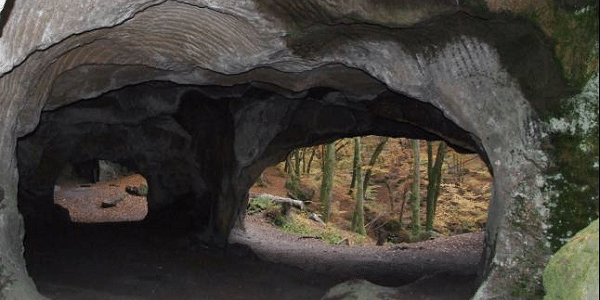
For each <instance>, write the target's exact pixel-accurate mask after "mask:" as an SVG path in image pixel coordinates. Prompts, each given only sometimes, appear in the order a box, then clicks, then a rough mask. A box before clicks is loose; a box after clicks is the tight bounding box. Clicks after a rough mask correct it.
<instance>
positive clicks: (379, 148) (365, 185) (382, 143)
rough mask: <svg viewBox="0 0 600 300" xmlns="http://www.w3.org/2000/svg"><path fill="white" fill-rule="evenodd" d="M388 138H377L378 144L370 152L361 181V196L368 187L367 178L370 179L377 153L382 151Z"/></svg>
mask: <svg viewBox="0 0 600 300" xmlns="http://www.w3.org/2000/svg"><path fill="white" fill-rule="evenodd" d="M388 139H389V138H388V137H381V138H380V139H379V144H378V145H377V147H376V148H375V150H374V151H373V154H371V159H370V160H369V166H368V167H367V171H366V172H365V180H364V181H363V198H365V197H364V193H366V192H367V188H368V187H369V180H370V179H371V173H372V171H373V166H375V162H377V157H379V154H381V151H383V148H384V147H385V144H386V143H387V141H388Z"/></svg>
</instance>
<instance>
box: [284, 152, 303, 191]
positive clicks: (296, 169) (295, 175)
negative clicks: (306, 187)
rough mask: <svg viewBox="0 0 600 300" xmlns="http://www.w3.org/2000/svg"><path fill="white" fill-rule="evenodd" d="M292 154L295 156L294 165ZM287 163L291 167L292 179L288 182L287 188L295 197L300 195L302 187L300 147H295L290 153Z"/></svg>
mask: <svg viewBox="0 0 600 300" xmlns="http://www.w3.org/2000/svg"><path fill="white" fill-rule="evenodd" d="M290 156H293V157H294V164H293V166H292V164H291V159H290ZM287 164H288V167H289V169H288V170H289V174H290V179H289V180H288V181H287V182H286V186H285V187H286V188H287V189H288V190H289V191H290V193H291V194H292V195H294V197H296V196H297V195H298V191H299V189H300V149H295V150H294V151H292V153H291V154H290V155H288V160H287Z"/></svg>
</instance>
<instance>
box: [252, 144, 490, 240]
mask: <svg viewBox="0 0 600 300" xmlns="http://www.w3.org/2000/svg"><path fill="white" fill-rule="evenodd" d="M378 141H379V139H378V137H374V136H369V137H365V138H363V161H368V159H369V158H370V155H371V153H372V152H373V149H374V148H375V147H376V145H377V143H378ZM421 143H422V145H421V151H422V153H421V196H422V199H425V196H426V193H427V189H426V186H427V183H428V181H427V174H426V172H427V171H426V170H427V146H426V144H425V142H424V141H422V142H421ZM336 145H337V147H336V148H339V151H338V152H337V156H336V159H337V160H336V169H335V185H334V191H333V204H332V206H333V207H332V216H331V220H330V222H329V224H328V225H327V226H326V227H323V226H321V225H319V224H318V223H316V222H313V221H310V220H308V219H307V218H306V216H307V215H308V214H307V213H298V214H297V215H296V216H295V217H294V221H295V222H297V223H299V224H297V225H298V226H300V227H301V228H306V227H309V228H310V229H311V230H312V231H314V232H324V231H327V232H328V233H326V234H336V235H338V236H340V239H347V240H349V241H350V243H368V244H370V243H375V241H376V239H377V237H378V236H379V235H380V234H382V233H383V234H387V235H388V240H390V241H392V242H406V241H408V239H409V238H408V230H407V229H409V228H410V226H411V223H410V213H409V212H408V207H409V205H408V204H409V203H408V201H409V194H410V191H409V189H410V184H411V182H412V176H411V161H412V151H411V149H410V147H409V145H408V140H406V139H390V140H389V142H388V144H387V145H386V147H385V149H384V151H383V153H382V154H381V155H380V157H379V159H378V160H377V163H376V165H375V167H374V169H373V175H372V179H371V181H370V183H371V184H370V188H369V189H368V191H367V200H366V203H365V214H366V215H365V223H366V225H367V226H366V227H367V232H368V236H369V238H368V239H365V238H362V237H360V236H357V235H355V234H353V233H351V232H349V228H350V221H351V219H352V211H353V208H354V200H353V197H352V195H349V194H348V191H349V188H350V182H351V178H352V171H351V170H352V155H353V153H352V146H351V143H349V142H345V141H343V140H342V141H338V142H337V143H336ZM344 145H346V146H344ZM311 153H312V149H308V150H307V154H306V161H308V158H309V157H310V154H311ZM320 153H321V149H320V147H317V152H316V155H315V158H314V161H313V162H312V165H311V170H310V174H306V173H303V174H302V175H301V182H302V185H304V186H306V187H308V188H312V189H314V190H316V191H318V188H319V187H320V180H321V170H320V166H321V160H320ZM434 153H435V149H434ZM434 156H435V154H434ZM283 169H284V163H280V164H279V165H277V166H274V167H271V168H269V169H267V170H266V171H265V172H264V174H263V179H264V180H265V181H266V187H265V186H261V185H255V186H254V187H253V188H252V192H253V193H269V194H273V195H276V196H287V190H286V189H285V180H286V178H287V177H288V175H287V174H286V173H285V172H283ZM491 186H492V178H491V176H490V174H489V172H488V170H487V167H486V166H485V164H484V163H483V161H481V159H480V158H479V157H478V155H476V154H458V153H456V152H454V151H453V150H451V149H449V150H448V153H447V154H446V159H445V163H444V167H443V181H442V186H441V189H442V190H441V192H440V198H439V200H438V208H437V212H436V218H435V222H434V231H435V232H436V233H437V234H440V235H446V236H448V235H453V234H458V233H466V232H472V231H479V230H482V229H483V227H484V226H485V222H486V220H487V210H488V203H489V199H490V196H491ZM314 195H315V196H313V198H312V203H311V204H310V205H309V206H308V211H311V212H318V210H319V205H318V195H319V193H318V192H315V193H314ZM403 201H406V202H405V203H404V213H401V208H402V206H403V205H402V202H403ZM421 213H422V218H421V220H423V222H424V220H425V201H423V202H422V206H421ZM401 215H402V219H400V216H401ZM271 217H272V215H271Z"/></svg>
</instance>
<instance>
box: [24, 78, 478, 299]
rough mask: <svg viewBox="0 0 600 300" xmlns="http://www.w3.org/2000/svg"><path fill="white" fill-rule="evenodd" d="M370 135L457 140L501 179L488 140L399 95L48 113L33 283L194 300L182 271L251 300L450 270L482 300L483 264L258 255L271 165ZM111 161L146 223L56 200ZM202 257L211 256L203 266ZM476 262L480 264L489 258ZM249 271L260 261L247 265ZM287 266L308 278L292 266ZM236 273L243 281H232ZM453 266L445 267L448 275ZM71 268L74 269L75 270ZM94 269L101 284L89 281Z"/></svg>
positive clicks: (259, 90)
mask: <svg viewBox="0 0 600 300" xmlns="http://www.w3.org/2000/svg"><path fill="white" fill-rule="evenodd" d="M370 134H375V135H380V136H388V137H397V138H399V137H402V138H412V139H424V140H445V141H446V142H447V143H448V145H450V146H451V147H452V148H453V149H455V150H456V151H457V153H474V154H473V155H475V156H481V157H482V158H483V161H484V164H485V165H486V166H487V167H488V169H489V164H488V163H487V161H486V159H485V157H486V156H485V153H484V151H483V149H481V147H480V146H479V143H478V141H477V139H476V137H474V136H472V135H471V134H470V133H468V132H466V131H464V130H463V129H461V128H460V127H459V126H457V125H456V124H454V123H453V122H452V121H450V120H449V119H447V118H446V117H444V114H443V113H442V112H441V111H440V110H438V109H437V108H435V107H434V106H432V105H430V104H427V103H424V102H420V101H418V100H415V99H411V98H409V97H406V96H404V95H401V94H398V93H395V92H392V91H387V90H386V91H383V92H381V93H379V94H377V95H375V96H371V97H352V96H349V95H348V94H346V93H344V92H343V91H340V90H337V89H331V88H324V87H315V88H311V89H307V90H302V91H290V90H286V89H284V88H281V87H278V86H272V85H270V84H264V83H248V84H240V85H234V86H194V85H180V84H175V83H172V82H146V83H142V84H137V85H132V86H127V87H124V88H121V89H118V90H114V91H111V92H108V93H105V94H103V95H101V96H99V97H97V98H94V99H88V100H82V101H78V102H75V103H72V104H70V105H67V106H64V107H60V108H57V109H54V110H51V111H45V112H43V113H42V116H41V119H40V124H39V125H38V127H37V129H36V130H35V131H34V132H32V133H31V134H29V135H27V136H25V137H23V138H21V139H20V140H19V143H18V146H17V151H18V152H17V153H18V161H19V208H20V210H21V213H22V214H23V216H24V219H25V221H26V224H27V226H26V239H25V248H26V251H25V256H26V260H27V266H28V271H29V274H30V275H31V276H32V277H33V278H34V280H35V281H36V283H37V285H38V289H39V290H40V291H41V292H42V293H43V294H44V293H45V294H47V295H48V296H51V297H54V296H58V295H60V294H61V293H62V294H65V293H67V294H69V293H70V294H71V295H82V294H83V293H85V294H94V295H96V296H98V297H105V296H108V297H109V298H110V297H114V296H115V295H114V294H110V295H109V294H106V291H105V288H104V287H98V286H109V287H110V290H111V291H113V293H119V294H122V295H137V296H141V297H144V298H148V299H152V298H156V299H161V297H163V298H164V297H177V295H181V297H184V298H185V295H186V294H185V293H187V292H185V293H184V292H182V291H181V290H190V285H189V284H188V285H186V284H185V283H175V280H174V279H173V278H175V277H177V276H178V275H175V274H186V275H185V276H187V277H185V279H186V280H188V281H191V282H196V283H197V282H199V281H201V282H203V283H205V284H202V285H199V287H198V288H196V289H193V288H192V289H191V290H194V291H195V292H198V291H199V290H202V288H205V289H211V290H213V291H214V290H217V289H219V288H221V289H222V288H227V287H230V286H235V285H236V284H238V283H239V282H236V281H235V279H236V278H237V276H241V275H239V274H244V275H245V278H248V277H255V279H254V280H249V281H247V282H244V283H239V286H240V289H241V290H240V291H239V292H238V293H240V295H246V296H247V294H246V293H245V292H243V290H252V291H255V292H256V299H263V298H264V297H265V296H267V297H268V296H273V298H281V295H282V294H285V293H286V292H288V291H284V290H281V289H277V288H274V289H273V288H272V285H269V282H270V281H271V280H272V278H275V277H281V278H286V280H290V281H297V284H296V285H295V286H294V287H289V286H288V288H290V289H297V292H298V293H302V294H303V295H305V294H306V292H307V291H309V292H310V293H314V295H316V296H317V297H320V296H321V295H322V293H323V292H324V291H325V290H326V289H327V288H328V287H331V286H332V285H334V284H336V283H340V282H341V281H343V280H347V279H352V278H355V276H357V275H361V274H362V275H364V276H365V277H369V276H370V277H369V278H370V279H371V280H372V281H374V282H376V283H379V284H385V285H394V283H397V284H395V285H401V284H407V283H409V282H412V281H415V280H418V279H419V278H421V277H422V276H424V275H427V274H428V273H432V274H438V273H440V274H442V275H441V277H440V278H444V280H447V281H449V282H452V280H450V279H449V278H451V277H453V278H459V279H460V280H459V281H461V280H462V281H461V284H463V287H465V288H467V289H471V290H469V291H468V292H466V293H471V292H472V289H474V288H475V287H476V284H475V282H476V279H475V277H476V273H477V272H479V269H480V266H479V262H478V261H476V262H469V263H468V266H467V268H466V269H465V268H463V269H461V270H459V271H458V273H452V271H450V270H452V268H453V267H456V266H457V265H456V264H454V265H453V263H452V262H451V261H453V260H456V259H457V257H455V256H453V255H455V254H452V255H449V256H447V257H446V258H444V259H442V260H440V261H437V262H436V260H433V261H429V260H427V258H423V259H424V260H419V259H417V260H416V261H414V260H413V261H411V260H407V261H401V262H399V263H398V264H399V265H404V266H407V265H408V266H412V268H413V270H414V269H416V268H418V267H415V266H417V265H418V264H419V263H423V264H425V265H426V267H425V268H422V267H421V269H420V271H413V272H407V273H401V272H398V271H397V270H386V272H383V273H382V272H380V271H381V269H378V268H377V265H376V264H375V265H373V264H371V267H367V268H365V267H364V265H362V266H361V265H360V264H359V265H353V264H348V267H347V268H344V267H337V268H334V269H335V270H333V271H332V270H328V269H327V268H328V267H327V265H328V264H327V262H325V263H321V262H319V261H318V260H316V261H315V262H316V264H313V265H311V266H310V267H306V268H304V269H301V270H300V271H299V270H298V269H295V268H288V267H287V266H281V265H277V264H274V263H273V261H272V262H266V261H263V260H262V259H259V258H258V257H257V256H256V255H258V256H259V257H260V256H261V254H260V253H261V252H260V251H256V249H252V250H250V248H252V245H254V246H256V245H257V244H256V239H258V237H255V238H254V240H253V241H254V243H252V242H249V241H252V238H249V237H248V236H247V235H244V234H243V230H238V229H243V227H244V216H245V214H244V212H245V207H246V204H247V199H248V191H249V190H250V188H251V187H252V185H253V184H254V183H255V181H256V179H257V178H259V177H260V175H261V173H262V172H263V171H264V170H265V169H266V168H267V167H268V166H270V165H273V164H274V163H278V162H281V161H284V160H285V158H286V156H287V155H288V154H289V153H290V152H291V151H292V150H294V149H296V148H298V147H307V146H314V145H319V144H322V143H325V142H330V141H333V140H336V139H340V138H346V137H352V136H363V135H370ZM106 161H111V162H114V163H116V164H118V165H120V166H124V167H125V168H127V169H128V170H129V171H130V172H133V173H136V174H139V176H143V178H144V180H145V181H146V182H147V192H146V193H147V214H145V215H144V216H143V217H142V220H140V221H139V222H127V223H123V222H120V221H117V222H113V223H109V224H75V223H74V222H76V220H73V218H72V216H69V215H68V214H67V213H66V212H65V210H64V209H62V208H61V207H59V206H57V205H55V201H56V199H54V197H53V195H54V194H55V193H56V190H57V186H61V185H60V183H59V184H57V182H60V179H61V173H64V172H63V170H65V167H66V168H70V169H71V170H72V171H74V172H75V173H78V175H79V176H80V177H85V176H87V178H89V179H91V180H89V181H93V180H94V179H95V178H96V176H97V175H96V173H95V172H94V171H93V170H95V169H94V168H95V166H96V165H99V162H106ZM90 166H93V167H90ZM63 175H64V174H63ZM61 189H62V188H61ZM121 195H122V194H121ZM227 214H229V215H230V216H229V217H228V218H229V220H228V221H230V224H229V225H227V224H226V225H225V230H226V235H227V236H226V238H230V237H229V231H228V230H233V231H234V234H233V236H237V237H234V243H233V246H231V245H230V246H229V247H227V248H222V247H221V246H222V244H220V243H219V242H217V243H215V240H217V241H218V239H217V238H218V237H217V238H215V236H218V235H220V234H223V232H221V231H220V230H222V229H223V227H219V226H222V223H220V222H221V221H222V218H223V215H227ZM226 219H227V218H226ZM129 221H131V220H129ZM240 232H241V233H240ZM221 238H222V237H221ZM230 241H231V239H230ZM245 242H246V243H245ZM258 244H261V243H260V242H259V243H258ZM215 245H217V246H215ZM263 246H267V248H268V246H269V244H268V243H263ZM148 249H152V250H148ZM157 249H158V250H157ZM215 249H218V250H215ZM154 250H156V251H154ZM263 250H264V249H263ZM401 250H407V249H401ZM418 250H419V249H418V248H417V249H408V250H407V251H409V252H410V253H412V254H416V253H418ZM325 251H329V250H325ZM411 251H416V252H414V253H413V252H411ZM257 252H258V253H257ZM262 253H263V255H264V253H265V252H262ZM199 254H200V256H202V255H205V256H204V258H201V259H198V255H199ZM171 255H176V256H178V257H177V259H174V260H172V261H169V262H167V260H166V259H165V257H168V256H171ZM348 255H350V256H352V255H354V254H352V253H350V254H348ZM435 255H442V254H441V252H439V253H437V252H436V254H435ZM399 256H402V255H401V254H399ZM476 256H477V258H478V259H479V258H480V256H481V249H479V253H478V254H476ZM281 257H285V256H281ZM413 257H414V256H413ZM261 258H262V257H261ZM295 259H298V258H295ZM303 259H308V260H310V257H308V258H306V257H303ZM365 259H366V258H365ZM240 260H242V261H248V262H246V263H243V264H242V265H241V266H240V265H239V261H240ZM463 261H464V260H463ZM275 263H282V264H287V265H292V266H295V267H298V265H296V264H295V263H294V262H293V263H290V262H289V261H286V260H282V261H277V260H276V261H275ZM190 265H191V266H192V268H191V269H190ZM223 265H227V267H228V268H231V269H235V271H231V272H230V273H225V272H224V271H223V270H224V269H227V268H222V267H223ZM341 265H342V266H343V264H341ZM367 265H368V263H367ZM440 265H444V266H445V268H437V269H436V266H440ZM65 266H68V267H67V268H65ZM373 266H375V268H373ZM300 267H301V268H302V266H300ZM68 268H70V269H71V271H64V270H66V269H68ZM352 268H358V269H361V268H362V269H363V271H357V269H354V270H353V269H352ZM58 270H62V271H58ZM131 270H133V271H131ZM256 270H259V271H260V274H256V273H255V272H256ZM90 271H91V273H96V274H99V275H98V276H96V275H94V276H89V275H86V272H90ZM361 272H362V273H361ZM57 274H62V275H61V276H57ZM87 274H90V273H87ZM235 274H238V275H235ZM252 274H254V275H252ZM332 274H333V275H332ZM429 275H431V274H429ZM282 276H283V277H282ZM225 278H226V279H225ZM238 279H239V278H238ZM218 280H221V281H222V282H221V283H216V281H218ZM163 283H166V285H162V284H163ZM453 283H456V282H453ZM271 284H272V283H271ZM69 286H70V287H73V286H76V287H77V288H78V290H77V291H74V290H72V289H71V290H69V289H70V288H66V287H69ZM159 286H162V288H157V287H159ZM209 286H213V287H215V288H208V287H209ZM285 286H287V284H286V285H285ZM115 291H116V292H115ZM461 292H463V293H465V291H461ZM78 293H80V294H78ZM187 295H189V294H187ZM252 297H254V296H252ZM245 299H252V298H251V297H250V298H245ZM290 299H294V298H290ZM297 299H304V296H302V297H299V298H297Z"/></svg>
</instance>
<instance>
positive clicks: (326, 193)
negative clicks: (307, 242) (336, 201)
mask: <svg viewBox="0 0 600 300" xmlns="http://www.w3.org/2000/svg"><path fill="white" fill-rule="evenodd" d="M334 164H335V147H334V144H333V142H331V143H329V144H327V145H326V146H325V150H324V153H323V178H322V179H321V192H320V194H319V201H320V203H321V214H322V215H323V221H324V222H327V221H329V217H330V207H331V193H332V191H333V167H334Z"/></svg>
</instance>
